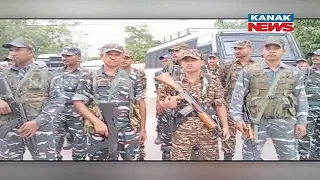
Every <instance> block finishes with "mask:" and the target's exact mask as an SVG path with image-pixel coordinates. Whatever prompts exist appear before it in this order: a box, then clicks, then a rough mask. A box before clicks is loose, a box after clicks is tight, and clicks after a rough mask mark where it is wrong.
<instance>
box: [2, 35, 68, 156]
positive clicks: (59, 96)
mask: <svg viewBox="0 0 320 180" xmlns="http://www.w3.org/2000/svg"><path fill="white" fill-rule="evenodd" d="M3 47H4V48H10V47H25V48H30V49H34V48H35V45H34V44H33V42H31V41H30V40H28V39H25V38H17V39H15V40H13V41H12V42H11V43H8V44H4V45H3ZM26 73H27V74H29V75H27V74H26ZM4 74H5V76H6V80H7V81H8V84H9V86H10V88H11V90H12V93H13V94H17V97H18V98H19V99H17V101H20V102H21V104H22V106H23V108H24V110H25V112H26V115H27V118H28V120H35V121H36V122H38V124H39V125H40V128H39V129H38V131H36V133H35V135H34V137H35V141H36V145H37V146H36V149H37V150H38V152H39V156H38V157H34V158H35V159H36V160H54V159H55V147H54V127H53V120H54V118H55V116H56V115H57V114H58V113H60V112H61V111H62V109H63V106H64V103H65V100H64V91H63V86H62V80H61V77H59V76H54V75H53V74H52V73H51V72H50V71H49V70H48V69H47V68H45V67H39V66H37V65H35V64H34V63H31V64H29V65H28V66H27V67H25V68H18V67H17V66H13V67H11V68H10V69H9V70H8V71H5V72H4ZM24 76H28V77H27V79H25V80H26V81H25V84H24V85H21V86H20V88H19V89H18V84H19V83H20V82H21V80H22V78H23V77H24ZM2 99H4V100H6V98H3V97H2ZM13 118H14V117H13V116H12V115H11V114H8V115H3V116H1V121H8V120H11V121H12V120H14V119H13ZM17 131H18V127H16V128H13V129H12V130H11V131H9V132H8V134H7V135H6V136H5V138H4V139H2V141H3V144H2V147H3V149H2V150H5V151H3V152H2V154H3V155H4V156H5V157H4V158H5V159H9V160H22V159H23V155H24V153H25V144H24V141H23V139H22V138H21V137H20V136H19V134H18V132H17Z"/></svg>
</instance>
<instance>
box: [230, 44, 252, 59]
mask: <svg viewBox="0 0 320 180" xmlns="http://www.w3.org/2000/svg"><path fill="white" fill-rule="evenodd" d="M233 49H234V55H235V56H236V58H244V57H247V56H249V55H250V54H251V52H252V48H251V46H244V47H234V48H233Z"/></svg>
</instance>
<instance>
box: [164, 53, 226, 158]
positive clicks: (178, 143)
mask: <svg viewBox="0 0 320 180" xmlns="http://www.w3.org/2000/svg"><path fill="white" fill-rule="evenodd" d="M181 63H182V66H183V68H184V69H185V72H184V73H183V74H182V75H180V76H175V77H174V79H175V80H176V81H177V82H178V83H179V84H181V86H182V88H183V90H184V91H185V92H187V93H189V94H190V95H191V96H192V97H193V98H194V99H195V101H196V102H197V103H198V104H199V105H200V106H201V107H202V108H203V109H204V110H205V111H206V112H207V113H208V114H209V115H210V116H213V115H215V114H212V112H214V108H213V107H215V109H216V111H217V115H218V116H219V118H220V119H221V122H222V124H223V132H224V133H223V134H224V137H225V138H228V137H229V132H228V131H229V130H228V123H227V119H228V118H227V111H226V108H225V106H226V103H225V100H224V94H223V90H222V89H223V88H222V86H221V83H220V81H219V79H218V77H217V76H214V75H210V74H204V73H202V72H201V66H202V65H203V63H204V62H203V60H202V55H201V53H200V52H199V51H198V50H196V49H190V50H187V51H186V52H185V53H184V56H183V58H182V61H181ZM187 76H188V77H187ZM205 82H208V83H205ZM205 84H206V86H205ZM160 93H161V107H163V108H164V109H173V110H174V111H173V112H174V113H173V114H174V115H175V116H174V117H175V119H174V124H175V127H177V129H175V131H174V132H173V136H172V145H173V149H172V159H173V160H189V158H190V156H191V152H192V149H193V147H194V146H195V145H197V146H198V147H199V155H200V158H201V159H203V160H218V159H219V145H218V136H217V135H216V134H214V132H213V131H211V130H209V129H208V128H206V127H205V124H204V123H203V122H202V121H201V120H200V119H199V118H198V114H197V113H195V112H191V113H190V114H188V115H187V116H186V117H180V116H179V113H178V112H179V110H180V109H181V108H183V107H184V106H183V105H185V103H184V102H180V100H178V101H177V99H176V98H173V97H172V96H175V95H177V92H176V91H175V90H173V89H172V88H170V87H168V86H166V85H165V86H164V88H162V89H161V92H160ZM171 97H172V98H171Z"/></svg>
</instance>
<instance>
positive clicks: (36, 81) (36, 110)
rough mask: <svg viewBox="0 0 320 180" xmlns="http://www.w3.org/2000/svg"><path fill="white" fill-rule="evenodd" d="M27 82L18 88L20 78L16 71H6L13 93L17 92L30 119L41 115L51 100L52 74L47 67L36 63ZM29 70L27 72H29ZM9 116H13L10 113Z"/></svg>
mask: <svg viewBox="0 0 320 180" xmlns="http://www.w3.org/2000/svg"><path fill="white" fill-rule="evenodd" d="M30 70H31V72H30V74H29V75H28V78H27V79H26V81H25V83H24V84H23V85H21V86H20V88H19V89H18V90H17V88H18V84H19V79H18V76H17V74H16V73H15V72H14V71H6V72H5V75H6V80H7V82H8V84H9V86H10V88H11V91H12V93H13V94H14V95H15V93H16V94H17V96H16V97H17V99H16V100H17V101H18V102H20V103H21V105H22V106H23V108H24V110H25V112H26V115H27V118H28V120H32V119H35V118H36V117H38V116H39V114H40V113H41V111H42V109H43V108H44V107H45V106H46V105H47V104H48V102H49V94H48V93H49V91H48V89H49V87H50V79H51V78H52V75H51V74H50V72H49V71H48V69H47V68H46V67H39V66H37V65H34V67H33V68H32V69H29V70H28V72H29V71H30ZM28 72H27V73H28ZM7 118H8V119H9V118H11V117H10V115H9V116H7Z"/></svg>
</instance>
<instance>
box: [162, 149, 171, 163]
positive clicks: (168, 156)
mask: <svg viewBox="0 0 320 180" xmlns="http://www.w3.org/2000/svg"><path fill="white" fill-rule="evenodd" d="M162 160H163V161H169V160H171V154H170V152H166V151H163V152H162Z"/></svg>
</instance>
